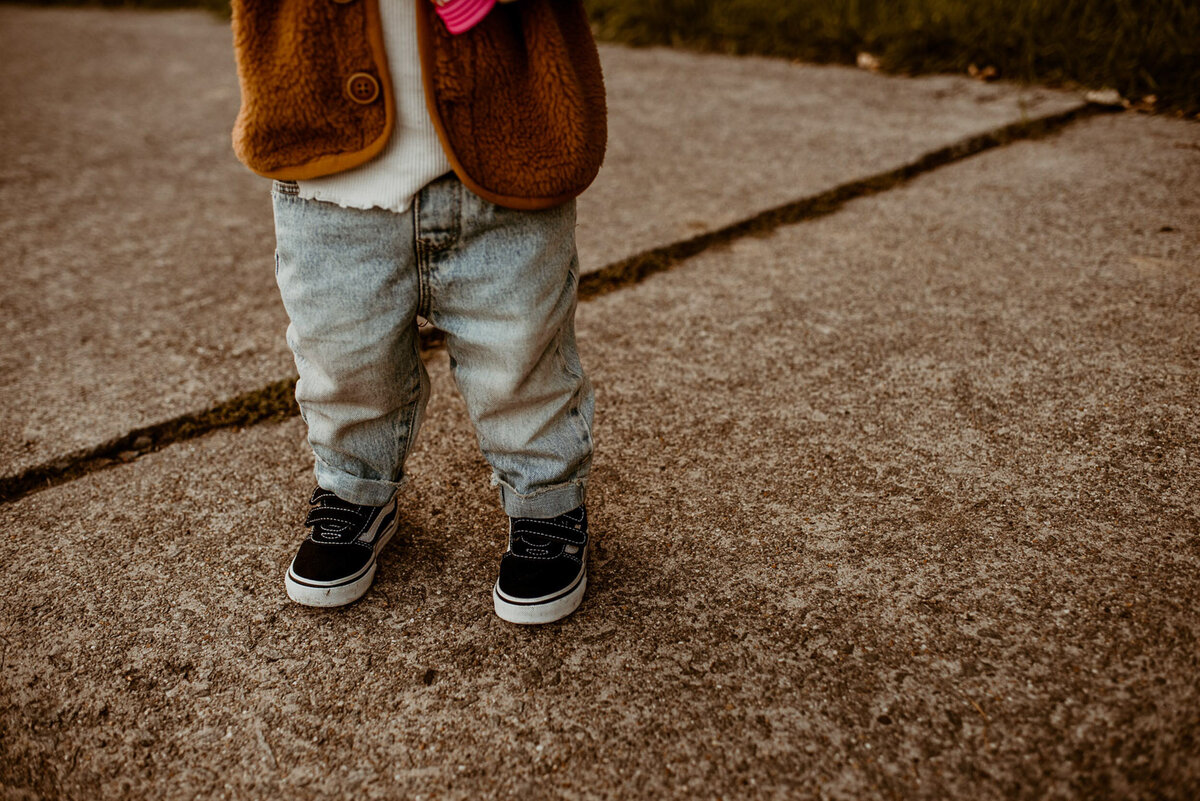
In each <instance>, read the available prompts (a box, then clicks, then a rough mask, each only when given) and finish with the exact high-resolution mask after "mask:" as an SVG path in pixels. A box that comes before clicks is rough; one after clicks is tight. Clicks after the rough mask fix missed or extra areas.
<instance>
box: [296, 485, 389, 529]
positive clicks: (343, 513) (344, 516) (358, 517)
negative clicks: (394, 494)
mask: <svg viewBox="0 0 1200 801" xmlns="http://www.w3.org/2000/svg"><path fill="white" fill-rule="evenodd" d="M308 502H309V504H310V505H311V506H312V507H313V508H312V509H310V510H309V512H308V517H306V518H305V519H304V525H305V527H306V528H311V529H312V537H313V539H314V540H318V541H324V542H340V541H345V540H349V539H353V538H354V537H357V536H358V533H359V531H360V529H361V528H362V525H363V523H365V522H366V521H367V519H368V518H369V517H370V516H371V511H372V510H373V509H374V508H375V507H373V506H362V505H360V504H357V503H350V501H344V500H342V499H341V498H339V497H338V496H337V495H334V494H333V493H332V492H330V491H329V490H326V489H321V488H320V487H317V488H316V489H315V490H313V494H312V497H311V498H309V500H308Z"/></svg>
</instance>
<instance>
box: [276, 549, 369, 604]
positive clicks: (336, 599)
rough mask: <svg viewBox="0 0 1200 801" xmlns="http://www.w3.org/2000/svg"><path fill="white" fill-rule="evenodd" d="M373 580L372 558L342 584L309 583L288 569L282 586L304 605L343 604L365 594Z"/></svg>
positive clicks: (296, 600)
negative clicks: (355, 575) (353, 576)
mask: <svg viewBox="0 0 1200 801" xmlns="http://www.w3.org/2000/svg"><path fill="white" fill-rule="evenodd" d="M374 580H375V561H374V560H372V561H371V564H370V565H368V566H367V567H366V569H365V572H363V573H362V574H361V575H360V576H359V577H358V578H353V579H349V580H347V581H346V582H345V583H343V584H310V583H308V582H305V581H304V580H302V579H298V578H295V577H294V576H293V575H292V571H291V570H290V569H289V570H288V573H287V576H285V577H284V579H283V586H284V587H286V588H287V596H288V597H289V598H291V599H292V600H293V601H295V602H296V603H298V604H302V605H304V606H345V605H346V604H352V603H354V602H355V601H357V600H358V599H359V598H361V597H363V596H364V595H366V594H367V590H369V589H370V588H371V582H373V581H374Z"/></svg>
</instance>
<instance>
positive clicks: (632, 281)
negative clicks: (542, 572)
mask: <svg viewBox="0 0 1200 801" xmlns="http://www.w3.org/2000/svg"><path fill="white" fill-rule="evenodd" d="M1113 111H1114V110H1113V109H1111V108H1109V107H1106V106H1100V105H1096V104H1085V105H1080V106H1077V107H1075V108H1072V109H1069V110H1067V111H1064V112H1060V113H1057V114H1052V115H1049V116H1046V117H1038V118H1035V119H1031V120H1021V121H1019V122H1014V123H1010V124H1009V125H1005V126H1003V127H1001V128H997V129H994V130H992V131H988V132H986V133H982V134H979V135H977V136H973V137H970V138H967V139H964V140H961V141H959V142H955V143H953V144H950V145H947V146H946V147H943V148H939V149H937V150H933V151H930V152H929V153H926V154H925V155H923V156H921V157H920V158H918V159H917V160H915V161H912V162H910V163H908V164H905V165H903V166H901V167H897V168H893V169H891V170H887V171H886V172H882V173H877V174H875V175H871V176H868V177H866V178H860V179H858V180H854V181H850V182H848V183H844V184H839V185H838V186H835V187H833V188H832V189H829V190H826V191H825V192H821V193H819V194H816V195H811V196H809V197H806V198H801V199H799V200H796V201H792V202H790V203H785V204H783V205H781V206H776V207H775V208H771V209H767V210H766V211H763V212H760V213H758V214H755V215H754V216H752V217H748V218H746V219H743V220H739V221H737V222H735V223H732V224H730V225H727V226H724V227H722V228H719V229H717V230H714V231H710V232H708V233H704V234H701V235H699V236H696V237H692V238H690V239H685V240H679V241H676V242H672V243H670V244H667V245H663V246H660V247H657V248H651V249H650V250H646V251H643V252H641V253H638V254H635V255H633V256H630V257H628V258H626V259H621V260H620V261H616V262H613V263H612V264H609V265H607V266H605V267H602V268H601V269H599V270H596V271H594V272H590V273H586V274H584V275H583V276H581V277H580V280H579V299H580V300H581V301H589V300H594V299H595V298H598V297H601V296H603V295H607V294H609V293H611V292H615V291H617V290H620V289H623V288H626V287H629V286H634V285H636V284H639V283H641V282H642V281H644V280H645V279H646V278H648V277H650V276H652V275H655V274H657V273H661V272H666V271H668V270H671V269H673V268H675V267H676V266H678V265H679V264H680V263H682V262H684V261H686V260H688V259H690V258H692V257H694V256H697V255H699V254H700V253H703V252H705V251H707V250H710V249H712V248H715V247H719V246H721V245H726V244H730V243H732V242H734V241H736V240H738V239H742V238H744V237H747V236H762V235H764V234H768V233H770V232H771V231H774V230H775V229H777V228H779V227H781V226H784V225H792V224H795V223H799V222H804V221H806V220H813V219H817V218H819V217H824V216H826V215H829V214H833V213H834V212H836V211H838V210H839V209H841V208H842V207H843V206H845V205H846V204H847V203H848V202H850V201H852V200H857V199H859V198H865V197H870V196H871V195H876V194H879V193H882V192H886V191H889V190H891V189H895V188H897V187H899V186H901V185H903V184H905V183H908V182H909V181H911V180H913V179H914V178H917V177H919V176H921V175H924V174H926V173H929V172H932V171H933V170H936V169H938V168H940V167H944V166H947V165H950V164H954V163H957V162H960V161H963V160H964V159H967V158H970V157H972V156H975V155H978V154H980V153H983V152H985V151H988V150H992V149H995V148H998V147H1002V146H1004V145H1008V144H1012V143H1014V142H1019V141H1029V140H1035V139H1040V138H1043V137H1046V136H1049V135H1052V134H1054V133H1057V132H1059V131H1061V130H1062V129H1063V128H1065V127H1066V126H1068V125H1070V124H1071V123H1073V122H1076V121H1078V120H1081V119H1085V118H1088V117H1093V116H1097V115H1099V114H1107V113H1112V112H1113ZM443 344H444V339H443V335H442V333H441V332H440V331H437V330H435V329H433V328H424V329H422V331H421V346H422V348H423V349H424V350H425V351H426V352H430V351H432V350H435V349H437V348H439V347H441V346H442V345H443ZM295 391H296V379H295V378H290V379H282V380H279V381H275V382H272V383H271V384H268V385H267V386H265V387H261V388H259V389H256V390H252V391H250V392H246V393H243V394H241V395H238V396H236V397H234V398H230V399H228V400H225V401H222V402H221V403H218V404H216V405H215V406H211V407H209V408H207V409H203V410H200V411H197V412H191V413H188V414H184V415H181V416H179V417H175V418H172V419H170V420H166V421H163V422H160V423H155V424H153V425H149V426H143V427H140V428H137V429H134V430H132V431H130V432H128V433H126V434H123V435H121V436H119V437H115V438H113V439H110V440H108V441H106V442H103V443H101V444H99V445H96V446H93V447H90V448H81V449H79V450H76V451H72V452H71V453H68V454H65V455H63V456H60V457H58V458H56V459H54V460H53V461H50V462H44V463H42V464H39V465H33V466H32V467H29V468H26V469H25V470H22V471H21V472H19V473H15V474H13V475H8V476H3V477H0V504H6V503H12V502H14V501H17V500H19V499H20V498H23V497H25V496H26V495H29V494H30V493H33V492H37V491H39V490H43V489H49V488H50V487H55V486H58V485H60V484H65V483H67V482H70V481H74V480H76V479H78V478H82V477H83V476H85V475H88V474H90V473H94V472H97V471H99V470H104V469H106V468H108V467H112V466H114V465H118V464H123V463H126V462H129V461H133V460H134V459H136V458H137V457H138V456H141V455H143V454H145V453H151V452H153V451H158V450H161V449H163V448H165V447H167V446H168V445H173V444H175V443H178V442H184V441H186V440H190V439H195V438H197V437H200V436H202V435H204V434H207V433H209V432H211V431H216V430H218V429H222V428H246V427H249V426H252V425H256V424H258V423H262V422H267V421H271V420H276V421H278V420H284V419H287V418H289V417H293V416H295V415H297V414H299V412H300V410H299V408H298V407H297V406H296V400H295Z"/></svg>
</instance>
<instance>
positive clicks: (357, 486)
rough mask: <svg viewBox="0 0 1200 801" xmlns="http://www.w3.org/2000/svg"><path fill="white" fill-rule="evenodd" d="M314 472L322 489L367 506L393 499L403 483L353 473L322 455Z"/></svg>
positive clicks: (381, 503) (380, 504) (345, 499)
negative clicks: (329, 462) (322, 457)
mask: <svg viewBox="0 0 1200 801" xmlns="http://www.w3.org/2000/svg"><path fill="white" fill-rule="evenodd" d="M314 472H315V473H316V474H317V485H318V486H320V487H321V489H325V490H329V491H330V492H332V493H333V494H334V495H336V496H338V497H339V498H341V499H342V500H343V501H350V503H361V504H363V505H365V506H383V505H384V504H385V503H387V502H388V501H390V500H391V499H392V496H393V495H395V494H396V490H398V489H400V485H401V484H402V483H403V482H402V481H381V480H379V479H373V478H362V477H361V476H355V475H351V474H350V473H347V472H346V471H345V470H339V469H338V468H336V467H333V466H332V465H329V464H328V463H326V462H324V461H322V460H321V457H320V456H318V457H317V466H316V470H315V471H314Z"/></svg>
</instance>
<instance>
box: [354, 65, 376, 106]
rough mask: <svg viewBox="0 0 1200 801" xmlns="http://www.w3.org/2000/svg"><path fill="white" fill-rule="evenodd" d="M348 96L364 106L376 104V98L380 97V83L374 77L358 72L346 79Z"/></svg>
mask: <svg viewBox="0 0 1200 801" xmlns="http://www.w3.org/2000/svg"><path fill="white" fill-rule="evenodd" d="M346 94H347V95H349V96H350V99H351V100H353V101H354V102H355V103H362V104H363V105H364V106H365V105H366V104H368V103H374V102H375V98H377V97H379V81H377V80H375V76H374V75H370V74H368V73H365V72H356V73H354V74H353V75H351V76H350V77H349V78H347V79H346Z"/></svg>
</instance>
